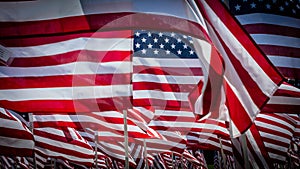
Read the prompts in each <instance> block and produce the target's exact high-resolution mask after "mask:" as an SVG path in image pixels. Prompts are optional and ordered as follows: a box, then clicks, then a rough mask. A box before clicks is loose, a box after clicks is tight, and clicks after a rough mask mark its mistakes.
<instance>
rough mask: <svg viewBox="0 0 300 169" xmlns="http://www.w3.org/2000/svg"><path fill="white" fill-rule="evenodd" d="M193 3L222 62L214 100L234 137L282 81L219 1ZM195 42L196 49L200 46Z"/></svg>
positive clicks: (252, 118)
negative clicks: (229, 122) (223, 113)
mask: <svg viewBox="0 0 300 169" xmlns="http://www.w3.org/2000/svg"><path fill="white" fill-rule="evenodd" d="M196 2H197V5H198V7H199V10H200V11H201V12H203V13H202V14H203V17H204V20H205V21H206V23H207V30H208V32H209V36H210V37H211V39H212V42H213V44H214V45H215V46H216V48H217V49H218V51H219V53H220V54H221V57H222V58H223V60H224V69H225V70H224V81H223V82H222V83H223V86H221V87H222V88H223V89H221V90H220V91H221V92H220V93H219V97H220V98H217V99H220V100H221V101H220V102H219V103H220V105H225V106H224V109H223V111H224V112H225V113H226V112H227V113H228V112H229V114H230V118H231V122H232V123H231V125H232V133H233V136H234V137H236V136H239V135H240V133H242V132H245V131H246V130H247V129H248V128H249V127H250V126H251V124H252V122H253V120H254V118H255V116H256V115H257V114H258V113H259V112H260V111H261V109H262V108H263V106H264V105H265V102H266V101H267V100H269V98H270V97H271V96H272V95H273V94H274V92H275V91H276V90H277V88H278V86H279V85H280V84H281V83H282V81H283V78H282V77H281V75H280V74H279V73H278V72H277V71H276V69H275V67H273V65H272V64H270V63H269V61H268V59H267V58H266V57H265V55H264V54H263V53H262V52H261V51H260V50H259V49H258V47H257V46H256V45H255V44H254V43H253V42H252V40H251V39H250V38H249V37H248V35H247V33H246V32H245V31H244V30H243V29H242V28H241V27H240V26H239V24H238V23H237V22H236V21H235V20H234V18H233V17H232V16H231V14H230V13H229V12H228V11H227V10H226V8H225V6H223V5H222V4H221V3H220V2H219V1H217V2H212V1H205V0H199V1H196ZM198 43H199V46H201V45H203V44H204V43H202V42H201V41H199V42H198ZM194 44H195V42H194ZM195 48H196V49H197V47H195ZM199 48H200V47H199ZM208 63H210V62H208ZM212 64H214V62H212ZM211 78H212V79H213V77H211ZM205 83H207V82H206V81H205ZM222 92H224V94H222ZM222 95H224V96H222ZM224 99H225V100H224ZM226 109H227V110H226ZM219 112H220V111H219ZM219 116H220V115H219Z"/></svg>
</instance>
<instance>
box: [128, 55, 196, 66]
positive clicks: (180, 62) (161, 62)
mask: <svg viewBox="0 0 300 169" xmlns="http://www.w3.org/2000/svg"><path fill="white" fill-rule="evenodd" d="M132 62H133V65H135V66H153V67H154V66H158V67H173V68H199V67H201V63H200V60H199V59H198V58H195V59H182V58H179V57H178V58H168V59H164V58H142V57H133V59H132Z"/></svg>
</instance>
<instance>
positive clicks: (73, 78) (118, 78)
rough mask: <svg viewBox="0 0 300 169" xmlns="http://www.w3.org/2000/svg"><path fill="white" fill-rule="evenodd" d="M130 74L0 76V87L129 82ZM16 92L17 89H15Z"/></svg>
mask: <svg viewBox="0 0 300 169" xmlns="http://www.w3.org/2000/svg"><path fill="white" fill-rule="evenodd" d="M130 76H131V75H130V74H103V75H99V74H94V75H58V76H42V77H21V78H19V77H10V78H0V80H1V82H2V85H1V86H0V89H3V90H5V89H28V88H32V89H34V88H39V89H41V88H44V89H43V90H45V92H46V91H47V88H54V87H70V88H72V87H77V86H108V85H127V84H130V78H131V77H130ZM16 92H17V91H16Z"/></svg>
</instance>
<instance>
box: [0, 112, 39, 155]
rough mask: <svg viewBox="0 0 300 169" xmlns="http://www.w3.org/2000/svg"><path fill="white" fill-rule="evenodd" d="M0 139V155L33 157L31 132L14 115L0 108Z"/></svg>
mask: <svg viewBox="0 0 300 169" xmlns="http://www.w3.org/2000/svg"><path fill="white" fill-rule="evenodd" d="M0 138H1V139H0V147H1V151H0V154H1V155H7V156H10V155H16V156H32V155H33V148H34V139H33V134H32V132H31V131H30V130H29V129H28V127H27V126H26V125H25V124H24V123H23V122H21V121H20V120H19V119H18V118H17V117H16V116H15V115H13V114H12V113H10V112H9V111H8V110H6V109H3V108H0Z"/></svg>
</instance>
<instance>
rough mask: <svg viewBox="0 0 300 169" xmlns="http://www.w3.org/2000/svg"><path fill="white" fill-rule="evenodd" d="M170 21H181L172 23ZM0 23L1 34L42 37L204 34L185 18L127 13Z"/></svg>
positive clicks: (198, 27)
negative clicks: (100, 32)
mask: <svg viewBox="0 0 300 169" xmlns="http://www.w3.org/2000/svg"><path fill="white" fill-rule="evenodd" d="M145 20H147V22H145ZM132 21H134V22H132ZM78 23H80V24H78ZM174 23H181V24H175V26H174ZM0 25H1V26H0V32H1V33H2V34H0V36H1V37H12V36H18V37H20V36H45V35H53V34H68V33H72V32H91V31H93V32H94V31H97V30H99V29H101V30H120V29H122V28H126V29H153V30H162V31H164V30H167V31H170V32H172V31H175V32H182V33H183V34H188V35H193V36H195V37H199V38H201V37H204V36H206V35H203V32H205V31H203V28H202V27H201V26H200V25H198V24H197V23H194V22H191V21H187V20H185V19H181V18H176V17H172V16H164V15H154V14H142V13H131V12H122V13H106V14H95V15H85V16H74V17H66V18H59V19H52V20H42V21H28V22H1V23H0ZM32 30H34V31H32Z"/></svg>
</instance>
